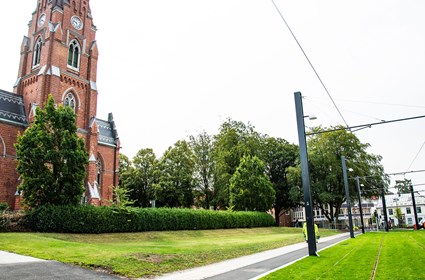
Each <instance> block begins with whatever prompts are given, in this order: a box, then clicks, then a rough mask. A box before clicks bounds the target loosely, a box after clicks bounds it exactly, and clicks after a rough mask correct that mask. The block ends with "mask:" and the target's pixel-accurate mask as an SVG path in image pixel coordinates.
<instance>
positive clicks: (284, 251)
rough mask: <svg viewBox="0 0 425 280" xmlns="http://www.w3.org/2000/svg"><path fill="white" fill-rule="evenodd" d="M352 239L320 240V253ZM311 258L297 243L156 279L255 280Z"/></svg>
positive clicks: (347, 236)
mask: <svg viewBox="0 0 425 280" xmlns="http://www.w3.org/2000/svg"><path fill="white" fill-rule="evenodd" d="M348 238H350V235H349V233H343V234H338V235H334V236H330V237H325V238H322V239H320V242H319V243H318V244H317V248H318V250H319V251H320V250H323V249H325V248H328V247H330V246H333V245H335V244H337V243H339V242H341V241H343V240H346V239H348ZM307 255H308V248H307V243H298V244H294V245H290V246H285V247H282V248H278V249H274V250H270V251H266V252H261V253H258V254H254V255H250V256H244V257H240V258H236V259H232V260H227V261H223V262H220V263H216V264H211V265H207V266H203V267H198V268H193V269H188V270H184V271H179V272H174V273H170V274H166V275H164V276H161V277H157V278H155V279H156V280H201V279H208V280H256V279H259V278H261V277H263V276H264V275H267V274H269V273H270V272H272V271H275V270H278V269H281V268H283V267H285V266H288V265H290V264H292V263H294V262H295V261H297V260H299V259H302V258H305V257H307Z"/></svg>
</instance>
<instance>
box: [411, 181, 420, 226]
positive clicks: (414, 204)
mask: <svg viewBox="0 0 425 280" xmlns="http://www.w3.org/2000/svg"><path fill="white" fill-rule="evenodd" d="M410 193H411V195H412V203H413V214H414V215H415V225H416V229H419V221H418V212H417V209H416V201H415V193H414V192H413V185H412V184H410Z"/></svg>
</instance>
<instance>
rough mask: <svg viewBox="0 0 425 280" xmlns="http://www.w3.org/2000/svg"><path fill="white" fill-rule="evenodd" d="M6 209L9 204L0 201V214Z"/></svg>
mask: <svg viewBox="0 0 425 280" xmlns="http://www.w3.org/2000/svg"><path fill="white" fill-rule="evenodd" d="M7 209H9V205H8V204H7V203H4V202H2V203H0V214H2V213H3V212H5V211H6V210H7Z"/></svg>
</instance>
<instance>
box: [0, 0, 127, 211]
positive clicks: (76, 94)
mask: <svg viewBox="0 0 425 280" xmlns="http://www.w3.org/2000/svg"><path fill="white" fill-rule="evenodd" d="M9 12H10V11H9ZM28 27H29V28H28V35H27V36H25V37H24V39H23V41H22V45H21V49H20V53H21V58H20V62H19V71H18V78H17V81H16V83H15V85H14V89H13V93H12V92H8V91H5V90H0V172H1V173H0V174H1V176H0V202H6V203H8V204H9V206H10V208H12V209H18V208H19V202H20V200H21V199H20V193H19V192H17V187H18V185H19V184H20V178H19V175H18V174H17V172H16V151H15V148H14V143H16V141H17V135H18V133H23V132H24V131H25V129H26V128H27V127H28V126H30V125H31V123H32V122H33V121H34V114H35V108H37V107H43V106H44V104H45V103H46V101H47V98H48V96H49V94H51V95H52V96H53V98H54V100H55V103H56V104H62V105H64V106H69V107H71V108H72V109H73V110H74V111H75V113H76V116H77V127H78V132H77V134H78V136H79V137H81V138H82V139H83V140H84V141H85V144H86V149H87V151H88V152H89V157H90V158H89V165H88V167H87V177H86V180H85V185H86V193H85V197H84V201H85V202H87V203H90V204H93V205H101V204H103V203H107V202H108V201H109V200H110V199H112V189H111V187H112V186H117V185H118V164H119V149H120V142H119V139H118V134H117V130H116V127H115V123H114V119H113V117H112V114H109V117H108V119H107V120H101V119H98V118H97V116H96V112H97V97H98V90H97V85H96V79H97V61H98V55H99V54H98V48H97V42H96V39H95V35H96V26H95V25H94V24H93V18H92V14H91V10H90V4H89V0H72V1H70V0H37V8H36V10H35V11H34V12H33V14H32V19H31V20H30V22H29V24H28ZM8 28H10V27H8ZM17 51H19V50H17ZM3 67H9V68H10V66H7V65H3Z"/></svg>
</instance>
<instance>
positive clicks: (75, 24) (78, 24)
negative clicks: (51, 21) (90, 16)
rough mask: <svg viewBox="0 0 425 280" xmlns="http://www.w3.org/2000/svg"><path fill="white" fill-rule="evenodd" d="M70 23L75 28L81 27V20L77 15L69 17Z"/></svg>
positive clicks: (79, 28)
mask: <svg viewBox="0 0 425 280" xmlns="http://www.w3.org/2000/svg"><path fill="white" fill-rule="evenodd" d="M71 24H72V26H73V27H74V28H75V29H77V30H81V28H83V22H82V21H81V19H80V18H79V17H77V16H73V17H72V18H71Z"/></svg>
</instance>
